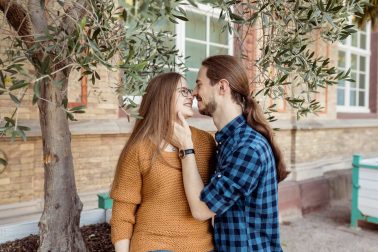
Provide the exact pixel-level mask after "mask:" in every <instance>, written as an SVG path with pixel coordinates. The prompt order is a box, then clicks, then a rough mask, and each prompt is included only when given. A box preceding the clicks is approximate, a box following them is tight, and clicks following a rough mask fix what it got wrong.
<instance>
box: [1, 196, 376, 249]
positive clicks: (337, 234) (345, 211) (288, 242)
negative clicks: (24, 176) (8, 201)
mask: <svg viewBox="0 0 378 252" xmlns="http://www.w3.org/2000/svg"><path fill="white" fill-rule="evenodd" d="M349 219H350V207H349V203H337V204H333V205H332V206H331V207H329V208H327V209H324V210H320V211H316V212H312V213H310V214H308V215H305V216H304V217H303V218H298V219H297V220H294V221H291V222H284V223H281V242H282V248H283V250H284V252H297V251H298V252H312V251H314V252H315V251H316V252H328V251H329V252H338V251H342V252H349V251H350V252H378V225H374V224H367V223H362V224H363V225H361V226H362V228H361V229H359V230H353V229H351V228H349ZM81 231H82V234H83V236H84V239H85V242H86V244H87V247H88V251H89V252H112V251H114V250H113V245H112V244H111V242H110V226H109V225H108V224H98V225H91V226H86V227H83V228H81ZM38 243H39V237H38V236H36V235H31V236H28V237H26V238H24V239H21V240H17V241H13V242H8V243H4V244H0V251H1V252H34V251H37V248H38Z"/></svg>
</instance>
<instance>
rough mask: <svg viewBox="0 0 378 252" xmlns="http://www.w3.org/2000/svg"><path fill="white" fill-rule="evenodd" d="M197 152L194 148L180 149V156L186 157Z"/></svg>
mask: <svg viewBox="0 0 378 252" xmlns="http://www.w3.org/2000/svg"><path fill="white" fill-rule="evenodd" d="M189 154H195V151H194V149H186V150H179V157H180V158H185V156H186V155H189Z"/></svg>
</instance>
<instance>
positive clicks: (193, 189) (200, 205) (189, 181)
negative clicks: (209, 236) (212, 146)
mask: <svg viewBox="0 0 378 252" xmlns="http://www.w3.org/2000/svg"><path fill="white" fill-rule="evenodd" d="M178 116H179V118H180V120H181V124H182V125H179V124H177V123H176V124H175V129H174V136H173V144H174V145H176V146H177V147H178V148H179V149H182V150H185V149H193V141H192V136H191V131H190V128H189V125H188V123H187V122H186V121H185V119H184V117H183V116H182V114H181V113H179V114H178ZM181 164H182V176H183V181H184V189H185V194H186V198H187V200H188V203H189V207H190V211H191V212H192V215H193V217H194V218H195V219H197V220H201V221H203V220H207V219H210V218H212V217H214V216H215V213H214V212H212V211H211V210H210V209H209V208H208V207H207V205H206V203H205V202H203V201H201V199H200V195H201V192H202V190H203V188H204V185H203V182H202V179H201V176H200V174H199V172H198V168H197V163H196V159H195V155H193V154H189V155H187V156H185V158H183V159H181Z"/></svg>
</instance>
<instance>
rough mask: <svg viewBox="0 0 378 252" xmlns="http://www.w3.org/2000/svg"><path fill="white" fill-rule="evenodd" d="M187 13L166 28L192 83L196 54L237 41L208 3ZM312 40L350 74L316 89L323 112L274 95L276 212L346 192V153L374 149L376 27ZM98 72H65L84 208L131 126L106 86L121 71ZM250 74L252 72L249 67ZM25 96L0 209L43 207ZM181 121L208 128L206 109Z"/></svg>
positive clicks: (0, 103) (296, 211) (106, 178)
mask: <svg viewBox="0 0 378 252" xmlns="http://www.w3.org/2000/svg"><path fill="white" fill-rule="evenodd" d="M187 12H188V18H189V19H190V21H189V22H180V23H179V24H177V25H172V26H171V27H170V29H172V30H173V31H174V32H175V33H176V34H177V37H176V46H177V47H178V48H179V50H180V52H181V53H182V54H183V56H184V57H186V56H190V58H188V59H186V62H185V63H186V64H187V66H188V68H189V71H188V72H187V73H186V74H185V75H186V78H187V79H188V83H189V85H191V86H192V87H193V86H194V83H195V78H196V74H197V71H198V69H199V67H200V64H201V61H202V60H203V59H204V58H206V57H207V56H210V55H215V54H231V55H232V54H237V51H238V49H237V45H236V42H235V40H234V39H233V37H232V36H231V35H228V34H227V33H222V32H221V28H222V26H223V25H222V23H220V22H218V19H217V17H218V13H217V11H216V10H213V9H210V8H208V7H206V6H200V7H199V8H193V7H188V9H187ZM1 36H2V35H0V38H1ZM256 36H257V35H256V34H255V33H253V32H251V33H250V34H248V37H247V39H246V42H245V49H246V52H247V54H248V57H249V58H250V59H255V58H256V57H257V56H256V55H257V53H258V48H257V46H256ZM3 41H4V40H3V39H0V46H1V50H5V48H6V45H5V44H2V43H4V42H3ZM313 48H314V50H315V52H316V53H317V54H319V55H324V56H326V57H329V58H331V60H332V62H333V64H336V65H337V67H338V68H339V69H340V70H344V69H348V68H351V69H352V70H351V75H352V78H353V79H355V80H356V82H340V83H339V85H337V86H329V87H327V88H325V89H324V90H322V91H321V92H320V93H319V94H318V95H317V99H318V100H319V101H320V102H321V104H322V106H323V107H324V109H323V110H322V112H321V113H319V114H318V115H317V116H316V115H310V116H308V117H307V118H303V119H301V120H299V121H298V120H296V119H295V111H293V110H292V109H291V108H290V106H289V105H288V104H286V103H285V102H279V104H278V106H279V108H278V113H277V114H276V117H277V118H278V119H279V120H278V121H277V122H275V123H273V125H272V126H273V127H275V128H280V130H279V131H278V132H277V133H276V137H277V141H278V142H279V144H280V146H281V148H282V150H283V152H284V156H285V160H286V162H287V164H288V167H289V169H290V171H291V174H290V175H289V177H288V178H287V179H286V180H285V181H284V182H282V183H281V184H280V195H279V197H280V198H279V200H280V208H281V217H282V218H290V217H292V216H298V215H302V213H306V212H307V211H310V210H312V209H315V208H318V207H321V206H324V205H326V204H328V203H329V202H330V201H331V200H332V199H345V198H349V197H350V196H349V191H350V186H351V182H350V169H351V158H352V154H354V153H359V154H362V155H363V156H364V157H373V156H375V157H377V156H378V111H377V103H378V90H377V86H378V84H377V83H378V29H375V30H373V29H372V28H371V27H370V26H369V25H368V26H366V28H364V29H363V30H359V31H358V33H356V34H354V35H353V36H352V37H350V38H348V39H347V40H345V41H343V43H339V44H324V43H320V42H319V43H316V44H314V45H313ZM98 72H99V74H100V76H101V80H99V81H98V82H97V83H96V85H95V86H93V85H92V84H88V83H87V80H86V79H85V78H83V79H82V80H81V81H77V79H78V76H79V73H77V72H76V73H75V72H73V73H72V76H71V77H70V78H71V83H70V84H71V85H70V86H69V102H70V104H71V106H76V105H85V106H86V113H85V114H78V115H77V119H78V122H72V123H71V133H72V152H73V158H74V166H75V176H76V182H77V188H78V190H79V195H81V196H82V200H83V202H84V205H85V208H92V207H96V194H97V193H98V192H105V191H108V190H109V188H110V185H111V182H112V179H113V176H114V171H115V167H116V164H117V160H118V157H119V154H120V152H121V150H122V148H123V146H124V145H125V143H126V142H127V139H128V137H129V135H130V133H131V130H132V127H133V120H131V121H128V119H127V118H126V117H125V114H124V112H123V111H122V109H120V108H119V106H118V99H117V96H116V94H115V92H114V85H113V84H114V83H115V82H117V81H119V78H120V76H118V75H117V74H114V73H110V72H108V71H106V70H105V69H99V71H98ZM249 74H250V76H253V70H250V73H249ZM31 100H32V93H31V92H29V93H28V94H27V96H26V98H25V101H24V102H23V104H22V106H21V107H20V108H19V112H18V118H19V120H20V122H22V123H23V125H27V126H30V127H31V128H32V130H31V131H30V132H28V134H27V135H28V139H27V141H26V142H23V141H22V140H20V139H18V140H16V141H14V142H12V141H10V139H8V138H1V139H0V155H2V156H4V157H6V158H7V159H8V161H9V163H8V166H7V167H4V166H1V165H0V172H1V173H0V212H1V209H14V208H17V207H22V208H23V209H24V211H29V212H33V211H34V212H36V213H37V212H40V211H41V210H42V209H43V208H42V205H43V202H42V198H43V176H44V169H43V165H42V140H41V132H40V129H39V118H38V108H37V107H36V106H32V105H31V104H32V102H31ZM12 105H13V102H12V101H11V100H10V99H9V97H7V96H4V95H0V114H1V115H2V116H3V115H8V114H10V112H11V108H12ZM189 121H190V124H192V125H193V126H195V127H198V128H201V129H204V130H207V131H209V132H212V133H214V132H215V131H216V128H215V126H214V125H213V122H212V120H211V118H207V117H203V116H199V115H197V116H195V117H194V118H191V119H190V120H189ZM25 209H26V210H25ZM20 211H21V210H20ZM8 212H9V211H8ZM21 212H22V211H21ZM2 216H5V215H2ZM6 217H7V216H5V217H4V218H6Z"/></svg>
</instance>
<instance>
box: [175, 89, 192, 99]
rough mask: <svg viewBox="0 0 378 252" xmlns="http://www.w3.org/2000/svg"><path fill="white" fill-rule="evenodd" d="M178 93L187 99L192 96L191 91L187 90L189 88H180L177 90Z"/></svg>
mask: <svg viewBox="0 0 378 252" xmlns="http://www.w3.org/2000/svg"><path fill="white" fill-rule="evenodd" d="M177 90H178V91H179V93H180V94H181V95H182V96H183V97H188V96H189V95H191V94H192V92H193V90H191V89H189V88H186V87H181V88H178V89H177Z"/></svg>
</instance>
